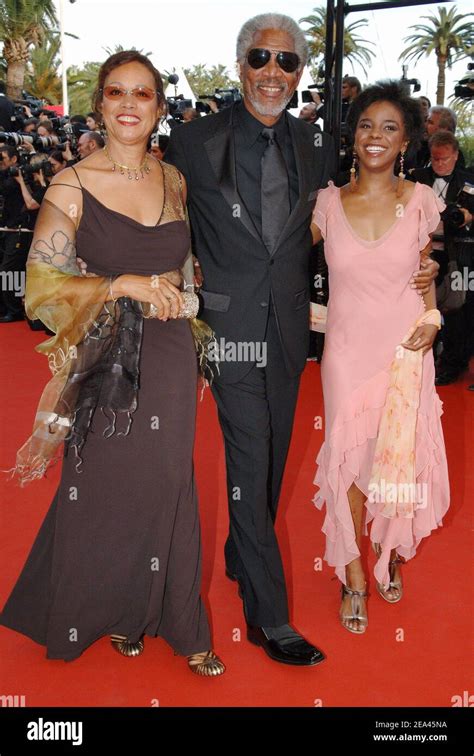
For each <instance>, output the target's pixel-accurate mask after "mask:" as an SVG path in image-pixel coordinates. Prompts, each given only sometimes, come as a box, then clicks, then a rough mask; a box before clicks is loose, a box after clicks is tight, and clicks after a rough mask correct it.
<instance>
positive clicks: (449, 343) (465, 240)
mask: <svg viewBox="0 0 474 756" xmlns="http://www.w3.org/2000/svg"><path fill="white" fill-rule="evenodd" d="M428 145H429V149H430V158H431V165H430V166H429V167H428V168H420V169H416V170H414V171H413V172H412V173H411V176H410V178H412V179H413V180H414V181H419V182H420V183H422V184H428V186H431V187H432V188H433V190H434V191H435V192H436V194H437V195H438V197H440V198H441V199H442V200H443V202H445V203H446V205H447V207H446V209H445V210H444V211H443V213H442V214H441V218H442V220H441V222H440V225H439V227H438V228H437V229H436V231H435V233H434V235H433V253H432V257H433V258H434V259H435V260H437V262H439V264H440V271H439V275H438V279H437V281H436V286H437V298H438V307H439V309H440V310H441V311H442V312H443V316H444V326H443V328H442V330H441V332H440V340H441V341H442V343H443V351H442V353H441V356H440V358H439V360H438V362H437V365H436V385H437V386H445V385H447V384H449V383H454V381H456V380H457V379H458V378H459V376H460V375H461V374H462V373H463V372H464V370H466V369H467V367H468V363H469V358H470V356H471V353H472V329H473V298H472V294H473V292H470V291H469V290H467V291H466V288H468V287H465V285H464V283H463V289H462V291H463V292H464V300H465V301H464V302H463V301H462V299H463V295H462V293H461V295H460V296H458V298H457V301H456V300H455V301H454V302H453V296H452V293H453V292H454V291H455V287H454V286H453V281H454V279H453V278H452V277H451V276H452V272H453V267H454V268H457V269H458V272H459V276H463V275H464V274H465V273H467V276H465V278H466V280H467V281H469V280H470V279H469V274H470V272H471V271H473V270H474V265H473V252H472V249H473V246H474V245H473V244H472V239H473V232H474V224H473V213H474V196H473V195H472V194H469V193H466V192H465V191H463V188H464V186H465V185H466V183H467V184H473V185H474V174H473V173H471V172H470V171H466V170H465V169H464V168H461V167H460V166H459V143H458V140H457V139H456V137H455V136H454V134H453V133H451V131H436V132H435V133H434V134H433V136H431V138H430V140H429V143H428ZM448 266H449V268H448ZM447 276H448V277H449V278H448V279H447V278H446V277H447ZM463 281H464V279H463ZM450 291H451V292H452V293H451V294H450ZM448 297H449V299H448ZM449 300H451V301H449ZM456 305H457V306H456Z"/></svg>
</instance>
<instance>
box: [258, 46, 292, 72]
mask: <svg viewBox="0 0 474 756" xmlns="http://www.w3.org/2000/svg"><path fill="white" fill-rule="evenodd" d="M272 54H273V55H275V56H276V62H277V63H278V65H279V66H280V68H281V69H282V70H283V71H285V73H294V72H295V71H296V69H297V68H298V66H299V64H300V59H299V57H298V56H297V54H296V53H294V52H287V51H286V50H266V49H265V48H263V47H255V48H253V50H249V52H248V53H247V63H248V64H249V66H251V67H252V68H263V67H264V66H266V65H267V63H268V61H269V60H270V58H271V57H272Z"/></svg>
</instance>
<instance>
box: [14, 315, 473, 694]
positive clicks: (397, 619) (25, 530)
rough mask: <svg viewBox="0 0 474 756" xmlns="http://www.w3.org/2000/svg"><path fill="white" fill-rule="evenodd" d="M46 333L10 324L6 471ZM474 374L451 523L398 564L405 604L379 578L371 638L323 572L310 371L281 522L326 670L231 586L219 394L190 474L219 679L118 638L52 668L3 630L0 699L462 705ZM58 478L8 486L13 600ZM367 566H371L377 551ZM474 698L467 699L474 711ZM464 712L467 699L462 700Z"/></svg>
mask: <svg viewBox="0 0 474 756" xmlns="http://www.w3.org/2000/svg"><path fill="white" fill-rule="evenodd" d="M43 339H44V334H42V333H32V332H31V331H30V330H29V329H28V327H27V326H26V325H25V324H24V323H14V324H9V325H2V326H0V345H1V350H0V353H1V358H0V359H1V376H2V378H1V397H2V399H1V428H2V435H1V445H0V467H1V468H7V467H10V466H11V465H12V464H13V460H14V453H15V450H16V449H17V448H18V447H19V446H20V445H21V443H23V442H24V441H25V439H26V438H27V436H28V435H29V432H30V430H31V426H32V422H33V413H34V408H35V407H36V402H37V400H38V398H39V395H40V393H41V390H42V388H43V386H44V383H45V381H46V379H47V378H48V369H47V364H46V359H45V358H44V357H42V356H40V355H38V354H36V353H35V352H34V351H33V347H34V345H35V344H37V343H38V342H39V341H41V340H43ZM468 382H471V383H472V382H474V375H473V373H472V371H471V375H470V377H469V376H466V377H465V379H464V380H463V381H459V382H458V383H456V384H454V385H452V386H448V387H446V388H442V389H441V390H440V392H439V393H440V396H441V399H442V400H443V402H444V415H443V428H444V433H445V439H446V445H447V450H448V462H449V469H450V481H451V492H452V498H451V509H450V511H449V512H448V515H447V517H446V519H445V523H444V527H443V528H441V529H440V530H439V531H438V532H435V533H434V534H433V535H432V536H431V537H430V538H429V539H427V540H426V541H425V542H424V543H423V544H422V545H421V547H420V549H419V551H418V554H417V557H416V558H415V559H414V560H412V561H411V562H410V563H409V564H407V565H406V566H405V567H404V568H403V575H404V582H405V595H404V598H403V600H402V601H401V603H400V604H396V605H393V606H390V605H388V604H386V603H385V602H384V601H382V599H381V598H380V597H379V596H378V595H377V593H376V591H375V587H374V585H373V579H372V584H371V592H370V596H369V603H368V611H369V627H368V630H367V632H366V634H365V635H364V636H362V637H357V636H354V635H352V634H350V633H348V632H347V631H345V630H343V628H342V627H341V626H340V625H339V623H338V619H337V612H338V608H339V584H338V582H337V581H336V580H333V571H332V569H331V568H329V567H327V565H326V564H325V563H324V565H323V568H322V570H321V571H316V570H315V569H314V565H315V560H318V559H320V558H322V556H323V553H324V543H323V536H322V533H321V524H322V517H323V514H322V513H321V512H319V511H318V510H317V509H315V508H314V506H313V505H312V503H311V499H312V497H313V495H314V491H315V489H314V486H313V483H312V481H313V477H314V471H315V458H316V455H317V452H318V450H319V447H320V445H321V441H322V438H323V431H322V430H315V429H314V418H315V416H320V415H322V414H323V406H322V394H321V385H320V378H319V366H318V365H316V364H315V363H308V365H307V367H306V370H305V372H304V375H303V380H302V386H301V391H300V398H299V402H298V409H297V414H296V421H295V427H294V433H293V439H292V444H291V450H290V456H289V460H288V464H287V472H286V477H285V482H284V487H283V492H282V499H281V504H280V507H281V508H280V512H279V520H278V536H279V541H280V545H281V550H282V554H283V559H284V563H285V568H286V576H287V584H288V590H289V596H290V608H291V617H292V621H293V624H294V625H295V627H296V628H298V629H299V630H300V631H301V632H302V633H303V634H304V635H306V636H307V637H308V638H309V639H310V640H312V641H314V642H315V643H316V644H317V645H318V646H319V647H320V648H321V649H323V651H324V652H325V654H326V656H327V660H326V661H325V662H324V663H323V664H321V665H320V666H318V667H315V668H301V669H298V668H293V667H288V666H284V665H279V664H276V663H274V662H272V661H270V659H268V658H267V657H266V656H265V654H264V652H263V651H262V650H261V649H259V648H257V647H255V646H253V645H251V644H249V643H248V642H247V640H246V638H245V623H244V619H243V613H242V609H241V602H240V600H239V598H238V596H237V589H236V585H235V583H231V582H230V581H229V580H228V579H227V578H225V576H224V561H223V546H224V540H225V537H226V530H227V503H226V491H225V469H224V454H223V446H222V440H221V435H220V429H219V426H218V422H217V415H216V410H215V405H214V402H213V399H212V396H211V394H210V392H209V391H206V392H205V397H204V400H203V401H202V403H200V404H199V410H198V432H197V439H196V451H195V467H196V475H197V481H198V486H199V492H200V505H201V521H202V535H203V553H204V581H203V595H204V597H205V601H206V603H207V606H208V609H209V610H210V616H211V621H212V626H213V633H214V645H215V648H216V650H217V651H218V653H219V654H220V655H221V656H222V658H223V659H224V661H225V663H226V665H227V673H226V674H225V675H224V676H223V677H222V678H219V679H217V680H208V679H204V678H198V677H195V676H193V675H192V674H191V672H189V671H188V669H187V665H186V662H185V660H184V659H183V658H180V657H175V656H174V655H173V652H172V650H171V649H170V648H169V647H168V646H167V645H166V643H165V642H164V641H163V640H161V639H159V638H156V639H152V638H146V648H145V653H144V654H143V655H142V656H140V657H139V658H137V659H126V658H122V657H120V656H119V655H118V654H116V653H115V652H114V651H113V650H112V648H111V646H110V642H109V640H108V638H102V639H101V640H99V641H98V642H96V643H94V644H93V645H92V646H90V647H89V648H88V649H87V650H86V651H85V652H84V654H83V655H82V656H81V657H80V658H79V659H77V660H76V661H74V662H71V663H65V662H63V661H50V660H47V659H46V658H45V649H44V647H43V646H40V645H38V644H36V643H34V642H33V641H31V640H30V639H29V638H26V637H24V636H22V635H20V634H19V633H16V632H13V631H11V630H8V629H7V628H4V627H0V643H1V648H2V654H1V661H0V695H17V696H24V705H25V706H145V707H148V706H153V705H155V706H156V705H160V706H165V707H167V706H303V707H313V706H320V705H322V706H326V707H328V706H376V707H378V706H403V707H405V706H448V707H449V706H452V705H453V704H454V703H456V699H455V698H454V697H456V696H459V697H460V699H462V698H463V694H464V691H469V685H468V670H469V669H470V667H471V662H472V656H471V651H470V642H469V641H470V638H471V630H472V628H471V625H470V616H471V609H472V606H471V596H472V566H471V559H472V557H471V554H472V551H471V548H470V543H469V535H470V532H471V518H470V505H471V501H472V498H473V494H474V472H473V460H474V441H473V432H472V428H473V426H474V394H473V393H471V392H468V391H466V386H467V384H468ZM58 476H59V469H56V470H54V471H53V472H51V473H50V474H49V478H48V480H44V481H39V482H36V483H33V484H32V485H30V486H28V487H27V488H25V489H20V488H19V487H18V486H17V485H16V484H13V483H12V482H9V483H7V482H6V481H5V476H4V475H2V476H1V481H0V485H1V492H2V498H1V501H2V505H1V509H0V517H1V525H2V531H1V532H2V536H1V543H0V546H1V551H2V555H3V556H2V569H1V579H0V606H3V604H4V602H5V600H6V598H7V596H8V594H9V592H10V590H11V588H12V586H13V584H14V582H15V581H16V579H17V576H18V574H19V572H20V569H21V567H22V566H23V563H24V561H25V559H26V557H27V554H28V552H29V549H30V547H31V545H32V542H33V540H34V537H35V536H36V533H37V531H38V529H39V527H40V524H41V522H42V520H43V517H44V515H45V513H46V511H47V509H48V507H49V504H50V502H51V499H52V497H53V494H54V491H55V488H56V485H57V481H58ZM369 564H370V569H372V564H373V556H372V555H370V556H369ZM468 695H469V694H468V693H466V694H465V696H464V705H467V697H468ZM458 705H459V704H458ZM460 705H463V704H462V702H461V704H460Z"/></svg>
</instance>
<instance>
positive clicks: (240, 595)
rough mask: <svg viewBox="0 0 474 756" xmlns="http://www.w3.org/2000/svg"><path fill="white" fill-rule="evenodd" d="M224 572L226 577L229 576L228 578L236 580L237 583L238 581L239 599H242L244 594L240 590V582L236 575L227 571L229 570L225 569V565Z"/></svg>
mask: <svg viewBox="0 0 474 756" xmlns="http://www.w3.org/2000/svg"><path fill="white" fill-rule="evenodd" d="M225 574H226V577H228V578H229V580H233V581H234V582H235V581H237V583H239V597H240V598H241V599H243V598H244V594H243V592H242V586H241V585H240V582H239V578H238V577H237V575H234V573H233V572H230V571H229V570H228V569H227V567H226V570H225Z"/></svg>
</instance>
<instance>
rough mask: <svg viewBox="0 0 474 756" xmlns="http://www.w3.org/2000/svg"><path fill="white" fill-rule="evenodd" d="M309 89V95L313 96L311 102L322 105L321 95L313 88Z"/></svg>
mask: <svg viewBox="0 0 474 756" xmlns="http://www.w3.org/2000/svg"><path fill="white" fill-rule="evenodd" d="M309 91H310V92H311V97H312V98H313V102H314V103H316V105H322V104H323V101H322V100H321V97H320V95H319V94H318V92H316V90H315V89H310V90H309Z"/></svg>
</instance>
